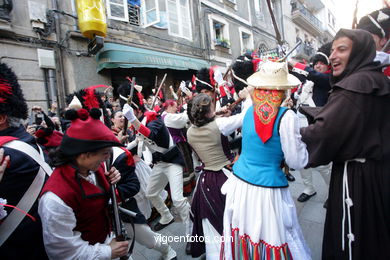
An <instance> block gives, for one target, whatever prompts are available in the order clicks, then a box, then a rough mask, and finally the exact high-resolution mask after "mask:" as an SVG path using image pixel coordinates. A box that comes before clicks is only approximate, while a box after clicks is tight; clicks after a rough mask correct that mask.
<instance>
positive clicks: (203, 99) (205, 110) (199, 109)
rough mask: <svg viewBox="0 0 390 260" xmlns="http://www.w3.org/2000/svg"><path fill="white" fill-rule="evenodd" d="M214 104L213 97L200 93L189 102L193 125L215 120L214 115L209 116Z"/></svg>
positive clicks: (189, 114) (189, 113)
mask: <svg viewBox="0 0 390 260" xmlns="http://www.w3.org/2000/svg"><path fill="white" fill-rule="evenodd" d="M211 106H212V99H211V97H210V96H209V95H207V94H204V93H200V94H198V95H196V96H195V97H194V98H193V99H191V100H190V102H189V103H188V109H187V113H188V118H189V119H190V121H191V123H192V124H193V125H196V126H198V127H200V126H204V125H205V124H207V123H210V122H211V121H213V120H214V116H213V117H211V118H210V117H207V114H209V112H210V109H211Z"/></svg>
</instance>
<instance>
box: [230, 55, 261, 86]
mask: <svg viewBox="0 0 390 260" xmlns="http://www.w3.org/2000/svg"><path fill="white" fill-rule="evenodd" d="M240 57H241V56H240ZM240 57H239V58H238V59H237V60H236V62H235V63H234V64H233V66H232V70H233V72H234V75H235V76H236V77H239V78H241V79H243V80H246V79H247V78H249V76H251V75H252V74H253V73H254V72H255V71H256V70H255V68H256V64H255V63H254V62H253V60H252V59H251V60H242V59H240ZM236 77H233V84H234V90H235V91H236V93H239V92H240V91H241V90H242V89H244V88H245V87H246V86H247V84H245V83H244V82H242V81H241V80H238V79H237V78H236Z"/></svg>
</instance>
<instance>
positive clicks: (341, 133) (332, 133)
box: [301, 29, 390, 260]
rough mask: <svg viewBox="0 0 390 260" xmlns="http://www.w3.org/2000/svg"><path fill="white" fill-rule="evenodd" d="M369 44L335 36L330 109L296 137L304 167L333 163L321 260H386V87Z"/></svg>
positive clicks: (389, 144)
mask: <svg viewBox="0 0 390 260" xmlns="http://www.w3.org/2000/svg"><path fill="white" fill-rule="evenodd" d="M374 57H375V43H374V41H373V39H372V36H371V35H370V34H369V33H367V32H365V31H362V30H347V29H341V30H340V31H339V32H338V33H337V34H336V36H335V39H334V41H333V44H332V52H331V55H330V57H329V59H330V62H331V65H332V75H331V79H330V81H331V86H332V90H331V94H330V96H329V99H328V103H327V104H326V105H325V106H324V107H323V108H321V109H320V110H319V113H317V114H316V115H315V116H314V123H313V124H311V125H309V126H308V127H306V128H302V129H301V134H302V140H303V141H304V142H305V143H306V144H307V149H308V151H309V163H308V165H307V166H308V167H317V166H319V165H325V164H328V163H329V162H333V168H332V174H331V180H330V186H329V201H328V209H327V212H326V220H325V229H324V239H323V248H322V259H332V260H333V259H352V257H353V259H354V260H356V259H390V251H389V249H388V246H389V245H390V84H389V79H388V78H387V77H385V76H384V75H383V74H382V73H381V69H380V68H379V66H378V64H377V63H374V62H373V60H374Z"/></svg>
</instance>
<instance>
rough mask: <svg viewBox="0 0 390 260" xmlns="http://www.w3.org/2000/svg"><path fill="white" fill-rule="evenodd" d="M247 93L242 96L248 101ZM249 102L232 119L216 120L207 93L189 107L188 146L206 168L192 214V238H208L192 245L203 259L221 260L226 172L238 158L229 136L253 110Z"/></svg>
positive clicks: (193, 251) (198, 184) (196, 191)
mask: <svg viewBox="0 0 390 260" xmlns="http://www.w3.org/2000/svg"><path fill="white" fill-rule="evenodd" d="M247 93H248V91H247V89H245V91H243V92H242V93H240V94H241V95H242V96H243V97H246V94H247ZM250 104H251V101H250V99H247V100H246V101H245V103H244V106H243V111H242V113H241V114H237V115H234V116H230V117H215V110H214V104H213V100H212V98H211V97H210V96H209V95H207V94H204V93H201V94H198V95H196V96H195V97H194V98H193V99H192V100H191V101H190V102H189V106H188V115H189V118H190V120H191V123H192V126H191V127H190V128H189V129H188V131H187V137H188V143H189V144H190V145H191V147H192V148H193V149H194V151H195V152H196V153H197V155H198V156H199V158H200V159H201V161H202V162H203V164H204V170H203V172H202V173H201V175H200V177H199V179H198V183H197V186H196V189H195V193H194V197H193V201H192V205H191V212H192V216H193V220H194V221H193V222H194V227H193V231H192V235H193V236H195V235H197V236H204V237H205V238H208V239H207V240H206V241H205V242H198V241H196V242H193V243H191V254H192V256H193V257H199V256H200V255H201V254H203V253H204V252H205V251H206V258H207V259H218V258H219V254H220V247H221V240H218V239H217V238H218V237H221V236H222V232H223V212H224V208H225V195H222V193H221V187H222V185H223V184H224V183H225V181H226V180H227V178H228V175H229V173H230V172H229V171H228V170H227V169H226V168H225V167H226V166H228V165H230V164H232V162H233V158H234V155H233V153H232V152H231V150H230V148H229V145H228V138H227V136H228V135H230V134H231V133H232V132H233V131H234V130H236V129H237V128H238V127H239V126H240V125H241V124H242V119H243V115H244V114H245V112H246V110H247V109H248V107H249V106H250Z"/></svg>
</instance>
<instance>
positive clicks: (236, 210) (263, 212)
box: [221, 174, 311, 260]
mask: <svg viewBox="0 0 390 260" xmlns="http://www.w3.org/2000/svg"><path fill="white" fill-rule="evenodd" d="M221 191H222V193H223V194H226V206H225V212H224V258H225V259H235V260H237V259H259V260H260V259H299V260H300V259H302V260H308V259H311V256H310V249H309V247H308V246H307V245H306V242H305V240H304V238H303V234H302V231H301V228H300V226H299V223H298V217H297V214H296V209H295V205H294V201H293V199H292V197H291V195H290V191H289V190H288V188H266V187H259V186H255V185H251V184H249V183H246V182H244V181H242V180H240V179H239V178H237V177H236V176H235V175H233V174H232V175H231V176H230V177H229V179H228V180H227V181H226V183H225V184H224V185H223V186H222V189H221Z"/></svg>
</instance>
